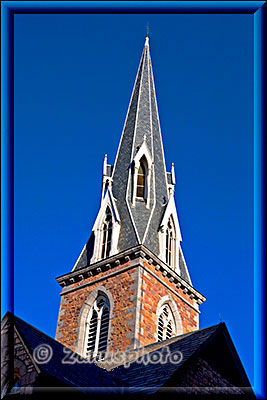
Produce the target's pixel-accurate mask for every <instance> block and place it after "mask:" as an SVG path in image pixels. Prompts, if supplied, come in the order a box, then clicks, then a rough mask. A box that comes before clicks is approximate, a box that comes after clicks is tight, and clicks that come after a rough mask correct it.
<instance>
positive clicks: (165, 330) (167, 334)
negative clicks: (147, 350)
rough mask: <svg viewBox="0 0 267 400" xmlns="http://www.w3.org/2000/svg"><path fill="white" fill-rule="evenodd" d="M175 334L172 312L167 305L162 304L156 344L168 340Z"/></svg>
mask: <svg viewBox="0 0 267 400" xmlns="http://www.w3.org/2000/svg"><path fill="white" fill-rule="evenodd" d="M174 334H175V324H174V317H173V314H172V311H171V309H170V307H169V305H168V304H164V305H163V306H162V307H161V309H160V312H159V317H158V342H161V341H162V340H165V339H170V338H171V337H172V336H174Z"/></svg>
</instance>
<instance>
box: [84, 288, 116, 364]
mask: <svg viewBox="0 0 267 400" xmlns="http://www.w3.org/2000/svg"><path fill="white" fill-rule="evenodd" d="M109 312H110V305H109V301H108V298H107V297H106V296H104V295H99V296H98V297H97V298H96V300H95V301H94V303H93V306H92V308H91V310H90V312H89V314H88V318H87V321H86V334H85V347H84V355H85V357H90V356H91V357H92V358H95V357H97V356H98V357H99V358H100V359H102V358H103V357H104V355H105V352H106V350H107V343H108V328H109Z"/></svg>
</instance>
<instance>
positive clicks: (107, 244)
mask: <svg viewBox="0 0 267 400" xmlns="http://www.w3.org/2000/svg"><path fill="white" fill-rule="evenodd" d="M111 239H112V215H111V211H110V208H109V207H107V210H106V217H105V221H104V223H103V239H102V251H101V258H106V257H109V255H110V251H111Z"/></svg>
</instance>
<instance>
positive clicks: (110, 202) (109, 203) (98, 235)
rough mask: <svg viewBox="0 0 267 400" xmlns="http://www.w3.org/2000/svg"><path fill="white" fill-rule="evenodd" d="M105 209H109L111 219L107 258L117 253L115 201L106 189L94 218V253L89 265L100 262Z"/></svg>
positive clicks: (118, 219)
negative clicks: (109, 246)
mask: <svg viewBox="0 0 267 400" xmlns="http://www.w3.org/2000/svg"><path fill="white" fill-rule="evenodd" d="M107 207H109V208H110V211H111V217H112V235H111V248H110V253H109V257H110V256H112V255H114V254H117V253H118V242H119V234H120V218H119V213H118V210H117V207H116V203H115V199H114V197H113V195H112V193H111V190H110V188H109V187H108V188H107V191H106V194H105V197H104V199H103V201H102V204H101V207H100V210H99V213H98V216H97V218H96V221H95V223H94V226H93V229H92V231H93V232H94V235H95V241H94V252H93V256H92V258H91V264H93V263H95V262H97V261H100V260H102V245H103V230H104V224H105V218H106V210H107Z"/></svg>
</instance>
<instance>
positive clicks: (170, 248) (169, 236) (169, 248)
mask: <svg viewBox="0 0 267 400" xmlns="http://www.w3.org/2000/svg"><path fill="white" fill-rule="evenodd" d="M165 250H166V253H165V255H166V264H168V265H170V266H171V267H175V256H176V252H175V231H174V226H173V221H172V218H169V221H168V224H167V228H166V249H165Z"/></svg>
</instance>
